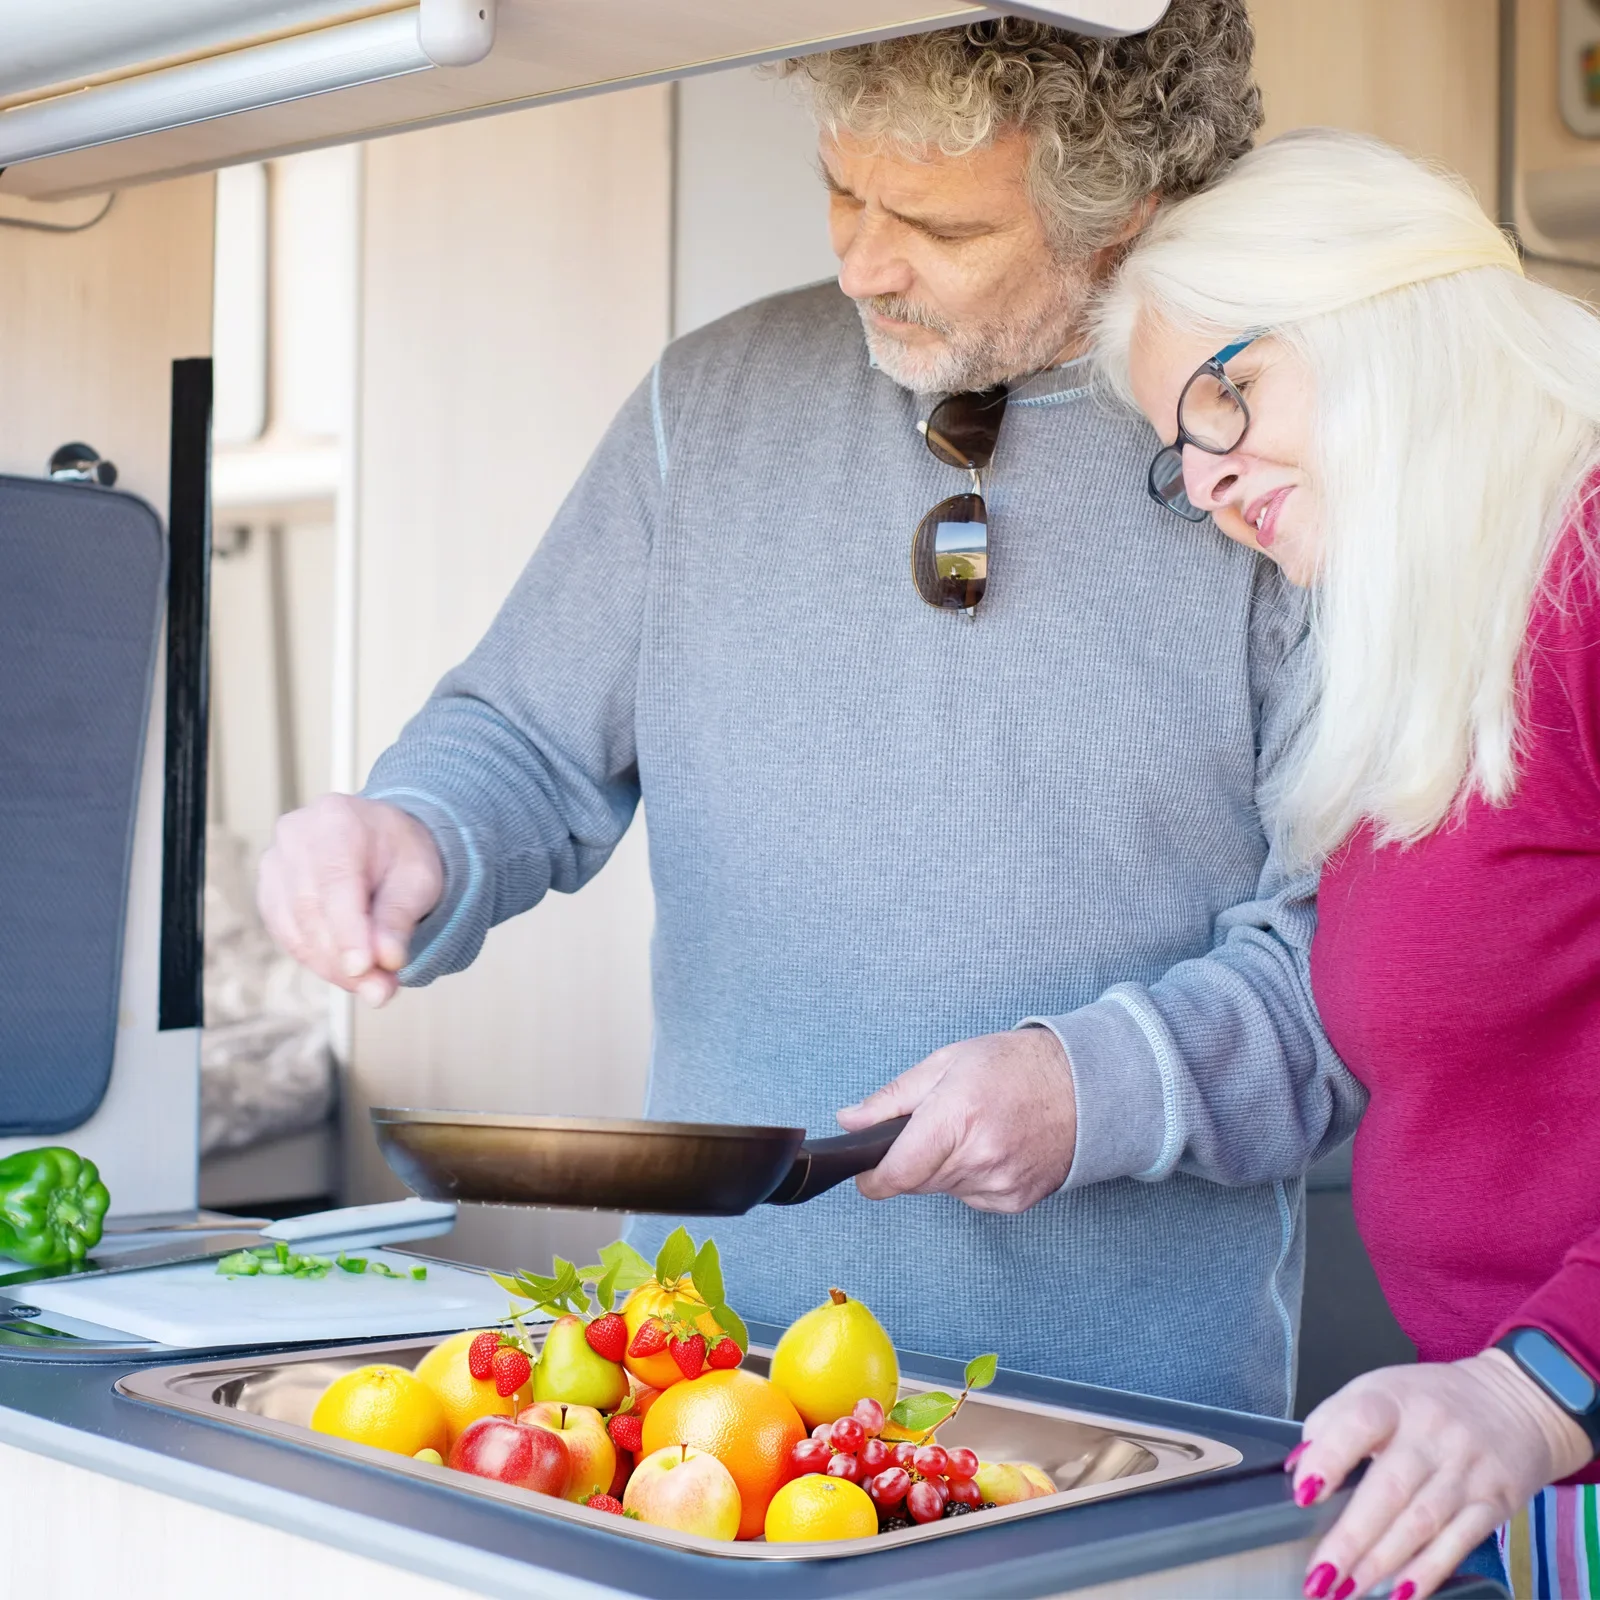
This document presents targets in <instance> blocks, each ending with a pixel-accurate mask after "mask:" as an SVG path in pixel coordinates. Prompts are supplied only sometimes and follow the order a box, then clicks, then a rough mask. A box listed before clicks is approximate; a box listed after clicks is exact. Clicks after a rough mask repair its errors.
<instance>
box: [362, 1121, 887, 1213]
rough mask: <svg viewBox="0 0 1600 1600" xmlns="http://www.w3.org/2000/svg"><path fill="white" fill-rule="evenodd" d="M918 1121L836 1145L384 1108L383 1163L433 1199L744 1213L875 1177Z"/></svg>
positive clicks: (784, 1134)
mask: <svg viewBox="0 0 1600 1600" xmlns="http://www.w3.org/2000/svg"><path fill="white" fill-rule="evenodd" d="M910 1120H911V1119H910V1118H909V1117H896V1118H894V1119H893V1120H892V1121H889V1122H880V1123H878V1124H877V1126H876V1127H872V1128H865V1129H863V1130H862V1131H861V1132H859V1133H847V1134H844V1135H842V1136H841V1137H839V1138H837V1139H807V1138H806V1133H805V1129H804V1128H758V1127H736V1126H734V1125H732V1124H728V1123H721V1122H632V1121H626V1120H623V1119H620V1118H618V1119H612V1118H586V1117H518V1116H500V1115H497V1114H495V1113H494V1112H488V1111H413V1110H406V1109H402V1108H399V1107H391V1106H375V1107H373V1111H372V1122H373V1126H374V1129H375V1130H376V1132H377V1136H378V1148H379V1149H380V1150H381V1151H382V1152H383V1159H384V1160H385V1161H387V1162H388V1163H389V1165H390V1167H391V1168H392V1169H393V1171H394V1172H395V1174H396V1176H397V1177H399V1179H400V1180H401V1182H402V1183H404V1184H405V1185H406V1187H407V1188H408V1189H411V1190H412V1191H413V1192H414V1193H416V1194H419V1195H421V1196H422V1197H423V1199H425V1200H471V1201H478V1202H480V1203H482V1204H486V1205H498V1206H560V1207H562V1208H563V1209H570V1210H578V1211H655V1212H665V1213H667V1214H668V1215H683V1216H697V1217H737V1216H742V1215H743V1214H744V1213H745V1212H746V1211H748V1210H749V1209H750V1208H751V1207H752V1206H758V1205H762V1204H766V1205H773V1206H792V1205H798V1204H799V1203H800V1202H801V1201H802V1200H810V1199H813V1198H814V1197H815V1196H817V1195H819V1194H822V1193H823V1192H824V1191H825V1190H828V1189H831V1188H833V1187H834V1185H835V1184H839V1183H843V1182H844V1181H845V1179H846V1178H853V1177H855V1176H856V1174H857V1173H860V1172H870V1171H871V1170H872V1168H873V1167H875V1166H877V1164H878V1163H879V1162H880V1161H881V1160H882V1159H883V1158H884V1156H885V1155H886V1154H887V1153H888V1150H889V1146H890V1145H892V1144H893V1143H894V1141H895V1138H896V1136H897V1135H898V1134H899V1133H900V1131H901V1129H902V1128H904V1127H905V1125H906V1123H907V1122H909V1121H910Z"/></svg>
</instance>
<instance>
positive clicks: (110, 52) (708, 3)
mask: <svg viewBox="0 0 1600 1600" xmlns="http://www.w3.org/2000/svg"><path fill="white" fill-rule="evenodd" d="M1005 9H1006V10H1009V11H1015V12H1019V13H1024V14H1028V15H1033V16H1039V17H1044V18H1048V19H1049V20H1052V21H1056V22H1059V23H1061V24H1062V25H1064V26H1069V27H1076V28H1079V29H1082V30H1085V31H1091V32H1100V33H1132V32H1137V31H1139V30H1141V29H1144V28H1147V27H1149V26H1150V25H1151V23H1152V22H1154V21H1155V20H1156V19H1157V18H1159V17H1160V15H1161V14H1162V12H1163V11H1164V10H1165V9H1166V0H1024V3H1023V4H1017V5H1011V6H1008V7H1006V8H1005ZM996 14H997V13H996V12H995V11H994V10H993V9H989V8H984V7H979V6H972V5H964V4H952V3H950V0H758V3H754V0H420V3H418V4H405V3H395V0H378V3H376V4H367V5H360V4H355V3H352V0H141V3H140V4H139V5H137V6H130V5H128V4H127V0H54V3H53V4H51V5H48V6H46V5H30V6H20V5H14V6H11V7H9V8H7V14H4V15H3V16H0V169H3V170H0V192H7V193H12V194H19V195H26V196H29V197H31V198H34V199H54V198H65V197H67V196H71V195H77V194H87V193H93V192H96V191H100V190H104V189H110V188H118V187H122V186H125V185H128V184H133V183H144V182H149V181H151V180H153V179H157V178H166V177H173V176H176V175H178V174H181V173H188V172H198V171H205V170H208V169H211V168H214V167H221V166H228V165H231V164H233V163H236V162H241V161H250V160H256V159H259V158H260V157H263V156H269V155H279V154H283V153H286V152H289V151H293V150H305V149H311V148H315V147H317V146H320V145H330V144H341V143H346V142H348V141H350V140H355V139H367V138H373V137H377V136H380V135H383V134H388V133H397V132H400V131H401V130H403V129H412V128H419V127H426V126H428V125H430V124H434V123H440V122H448V121H452V120H455V119H458V118H462V117H470V116H484V115H488V114H491V113H494V112H497V111H509V110H513V109H516V108H518V107H522V106H527V105H531V104H534V103H536V102H539V101H543V100H554V99H560V98H563V97H566V96H571V95H578V94H590V93H595V92H598V91H600V90H604V89H610V88H620V87H624V86H627V85H632V84H639V83H646V82H650V81H652V80H657V79H662V78H672V77H680V76H683V75H685V74H688V73H693V72H699V71H704V70H709V69H712V68H717V67H725V66H731V65H735V64H738V63H740V62H752V61H761V60H769V59H773V58H776V57H780V56H784V55H790V54H798V53H802V52H806V51H811V50H820V49H826V48H828V47H829V46H831V45H835V44H840V43H846V42H850V41H855V40H863V39H870V38H875V37H883V36H886V35H890V34H896V33H906V32H911V31H915V30H919V29H925V28H935V27H940V26H947V25H950V24H952V23H956V22H959V21H962V20H966V19H976V18H980V17H985V16H993V15H996Z"/></svg>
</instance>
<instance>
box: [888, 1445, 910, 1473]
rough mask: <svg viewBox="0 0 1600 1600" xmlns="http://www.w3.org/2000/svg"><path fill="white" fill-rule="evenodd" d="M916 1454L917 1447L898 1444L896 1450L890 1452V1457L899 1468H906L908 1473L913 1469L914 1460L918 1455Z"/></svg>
mask: <svg viewBox="0 0 1600 1600" xmlns="http://www.w3.org/2000/svg"><path fill="white" fill-rule="evenodd" d="M916 1453H917V1447H916V1446H915V1445H914V1444H897V1445H896V1446H895V1447H894V1449H893V1450H891V1451H890V1452H889V1454H890V1456H891V1457H892V1458H893V1460H894V1464H895V1465H896V1466H897V1467H905V1468H906V1469H907V1470H908V1471H909V1470H910V1468H911V1462H912V1458H913V1457H914V1456H915V1455H916Z"/></svg>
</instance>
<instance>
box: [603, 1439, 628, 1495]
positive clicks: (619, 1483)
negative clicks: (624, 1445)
mask: <svg viewBox="0 0 1600 1600" xmlns="http://www.w3.org/2000/svg"><path fill="white" fill-rule="evenodd" d="M632 1476H633V1457H632V1456H631V1455H629V1454H628V1452H627V1451H626V1450H619V1451H617V1470H616V1471H615V1472H614V1473H612V1475H611V1487H610V1488H609V1489H608V1490H607V1491H606V1493H607V1494H610V1495H614V1496H615V1497H616V1498H617V1499H618V1500H620V1499H621V1498H622V1491H623V1490H624V1489H626V1488H627V1487H628V1479H629V1478H631V1477H632Z"/></svg>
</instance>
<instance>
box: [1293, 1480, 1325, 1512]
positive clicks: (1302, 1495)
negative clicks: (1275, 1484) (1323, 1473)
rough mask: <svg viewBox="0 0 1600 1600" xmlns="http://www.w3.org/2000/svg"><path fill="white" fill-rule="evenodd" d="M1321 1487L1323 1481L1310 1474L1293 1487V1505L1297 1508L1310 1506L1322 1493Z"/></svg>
mask: <svg viewBox="0 0 1600 1600" xmlns="http://www.w3.org/2000/svg"><path fill="white" fill-rule="evenodd" d="M1323 1487H1324V1480H1323V1479H1322V1478H1320V1477H1319V1476H1318V1475H1317V1474H1316V1473H1315V1472H1313V1473H1311V1474H1310V1475H1309V1476H1308V1477H1304V1478H1302V1479H1301V1480H1300V1481H1299V1483H1297V1484H1296V1485H1295V1486H1294V1503H1295V1504H1296V1505H1297V1506H1309V1505H1311V1504H1312V1503H1313V1502H1314V1501H1315V1500H1316V1498H1317V1496H1318V1495H1319V1494H1321V1493H1322V1490H1323Z"/></svg>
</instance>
